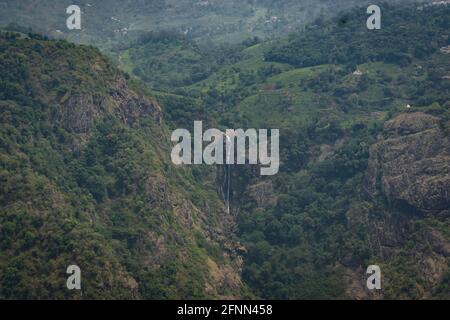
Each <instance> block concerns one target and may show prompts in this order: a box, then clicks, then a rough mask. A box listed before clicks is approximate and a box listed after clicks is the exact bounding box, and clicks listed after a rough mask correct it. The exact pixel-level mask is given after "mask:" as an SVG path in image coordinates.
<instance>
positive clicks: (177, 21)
mask: <svg viewBox="0 0 450 320" xmlns="http://www.w3.org/2000/svg"><path fill="white" fill-rule="evenodd" d="M407 1H409V2H415V1H411V0H394V1H390V3H397V2H407ZM73 4H75V5H79V6H80V8H81V10H82V30H81V31H69V30H67V28H66V19H67V17H68V15H67V14H66V8H67V7H68V6H70V5H73ZM370 4H372V3H371V2H370V1H366V0H362V1H361V0H320V1H317V0H244V1H242V0H227V1H222V0H146V1H143V0H127V1H123V0H97V1H87V0H79V1H72V0H58V1H56V0H21V1H14V0H3V1H2V2H1V3H0V6H1V9H2V10H0V27H6V26H7V25H10V24H12V25H13V27H14V25H15V26H27V27H28V28H32V29H33V31H34V32H39V33H45V34H47V35H49V36H53V37H63V38H65V39H69V40H71V41H73V42H77V43H83V44H95V45H96V46H101V47H105V48H110V47H111V46H115V45H116V44H117V42H129V40H130V39H134V38H135V37H137V36H139V35H140V34H142V33H143V32H149V31H167V30H169V31H176V32H178V33H182V34H186V35H187V36H188V37H189V38H191V39H195V40H196V41H199V42H207V41H208V40H212V41H214V42H216V43H222V42H228V43H237V42H241V41H243V40H245V39H247V38H253V37H260V38H272V37H280V36H284V35H285V34H286V33H289V32H292V31H296V30H299V29H302V28H304V27H305V26H306V25H307V24H310V23H312V22H314V21H315V20H316V19H318V18H320V19H324V18H327V17H330V16H333V15H335V14H336V13H338V12H340V11H345V10H348V9H349V8H352V7H354V6H356V5H360V6H364V5H365V6H366V7H367V6H368V5H370Z"/></svg>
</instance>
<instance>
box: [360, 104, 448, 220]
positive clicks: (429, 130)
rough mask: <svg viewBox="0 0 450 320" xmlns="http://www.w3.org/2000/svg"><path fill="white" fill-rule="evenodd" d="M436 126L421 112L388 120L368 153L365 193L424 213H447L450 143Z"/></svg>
mask: <svg viewBox="0 0 450 320" xmlns="http://www.w3.org/2000/svg"><path fill="white" fill-rule="evenodd" d="M439 124H440V119H439V118H437V117H434V116H431V115H427V114H424V113H421V112H414V113H404V114H400V115H398V116H397V117H395V118H394V119H392V120H390V121H388V122H387V123H386V124H385V130H384V136H383V137H382V138H381V139H380V141H379V142H378V143H376V144H375V145H374V146H373V147H372V148H371V151H370V160H369V167H368V173H367V179H366V183H365V187H366V189H367V191H368V192H369V193H370V194H376V193H377V192H381V193H382V194H383V195H384V196H386V198H387V199H388V200H389V201H390V202H396V201H397V202H404V203H406V204H408V205H409V206H410V207H411V208H414V209H416V210H419V211H423V212H440V211H443V210H447V209H448V208H449V207H450V140H449V137H448V136H447V135H446V134H445V132H444V131H443V130H441V128H440V126H439Z"/></svg>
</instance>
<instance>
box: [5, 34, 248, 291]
mask: <svg viewBox="0 0 450 320" xmlns="http://www.w3.org/2000/svg"><path fill="white" fill-rule="evenodd" d="M0 56H1V59H0V71H1V72H0V74H1V75H2V76H1V80H0V105H1V108H0V112H1V116H0V120H1V126H0V128H1V129H0V130H1V133H0V148H1V152H0V154H1V170H0V181H1V183H0V189H1V192H0V194H1V196H0V207H1V209H0V226H1V228H0V238H1V244H0V297H1V298H7V299H9V298H21V299H31V298H39V299H55V298H87V299H92V298H95V299H99V298H102V299H105V298H125V299H131V298H146V299H155V298H166V299H167V298H172V299H174V298H178V299H181V298H206V297H219V296H223V297H230V296H233V297H238V296H241V292H242V291H241V290H242V285H241V282H240V280H239V275H238V273H237V272H236V270H237V268H238V263H237V262H236V261H235V257H236V251H235V249H234V248H236V247H237V244H236V243H235V242H234V240H233V238H230V237H229V236H227V237H226V238H225V237H224V236H223V233H227V234H228V229H230V228H232V227H233V222H232V221H231V220H227V219H224V218H223V214H224V207H223V205H222V204H221V202H220V200H219V198H218V196H217V194H216V193H215V191H214V185H213V184H212V183H210V184H208V183H205V182H204V181H203V183H200V182H199V181H198V180H196V179H195V176H194V173H193V172H191V171H190V170H187V169H176V168H174V167H173V166H172V165H171V162H170V159H169V158H168V157H169V154H170V152H169V151H170V149H169V147H170V146H169V139H168V137H169V133H168V131H167V129H166V127H165V124H164V122H162V120H161V117H162V114H161V109H160V107H159V105H158V104H157V103H156V102H155V101H154V100H153V98H151V97H149V96H146V95H145V94H144V93H143V92H140V91H139V89H136V90H138V92H140V93H137V92H136V91H134V89H132V87H130V86H129V85H128V84H127V80H126V78H127V76H126V75H124V74H123V73H122V72H120V71H119V70H118V69H117V68H115V67H113V66H112V65H111V64H110V62H109V61H108V60H107V59H106V58H105V57H104V56H102V55H101V54H100V53H99V51H98V50H97V49H94V48H92V47H84V46H80V47H78V46H75V45H73V44H70V43H67V42H64V41H47V40H42V39H40V38H39V37H32V38H29V37H22V36H20V35H17V34H12V33H2V34H1V36H0ZM195 174H197V175H203V176H205V177H208V176H210V175H211V174H212V173H211V172H210V170H208V169H207V168H205V170H204V169H201V168H200V169H198V168H197V171H196V173H195ZM224 248H227V249H224ZM71 264H76V265H78V266H80V268H81V269H82V271H83V290H82V292H78V293H77V292H75V293H73V292H70V291H68V290H67V289H66V287H65V279H66V276H65V271H66V268H67V267H68V266H69V265H71Z"/></svg>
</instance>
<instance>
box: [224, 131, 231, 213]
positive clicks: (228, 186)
mask: <svg viewBox="0 0 450 320" xmlns="http://www.w3.org/2000/svg"><path fill="white" fill-rule="evenodd" d="M225 137H226V138H227V144H228V145H231V138H230V137H229V136H228V135H227V134H225ZM230 155H231V149H230V148H228V149H227V161H226V163H227V165H228V170H227V197H226V205H227V212H228V214H230V189H231V159H230Z"/></svg>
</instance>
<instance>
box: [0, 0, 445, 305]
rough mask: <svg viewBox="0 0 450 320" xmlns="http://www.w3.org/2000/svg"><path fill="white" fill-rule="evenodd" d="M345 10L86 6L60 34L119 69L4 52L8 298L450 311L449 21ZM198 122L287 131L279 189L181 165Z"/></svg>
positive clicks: (64, 56)
mask: <svg viewBox="0 0 450 320" xmlns="http://www.w3.org/2000/svg"><path fill="white" fill-rule="evenodd" d="M355 2H356V1H339V2H333V4H331V2H328V1H314V2H312V1H311V2H309V1H290V0H280V1H268V0H267V1H262V0H261V1H256V0H255V1H248V2H245V1H244V2H242V1H240V2H239V5H238V2H235V1H227V2H222V1H201V2H195V3H197V5H195V6H194V5H192V4H193V2H191V1H177V2H172V1H170V2H169V1H166V2H164V3H163V2H153V1H121V2H120V3H119V2H117V1H112V0H110V1H107V2H106V1H105V2H101V5H103V4H109V5H108V6H106V7H105V8H104V10H99V8H103V7H101V6H100V5H98V6H97V4H91V6H88V4H87V3H86V4H84V3H83V8H84V10H86V12H87V13H88V12H92V14H93V15H94V16H96V17H97V19H96V20H95V21H96V23H98V25H97V26H96V27H93V26H92V25H87V26H86V29H85V30H83V31H82V32H81V35H80V36H79V37H82V39H76V37H78V36H76V34H77V33H70V34H63V35H59V36H61V37H67V38H68V39H71V40H73V41H75V42H78V43H79V42H85V43H94V42H96V43H95V44H97V45H98V46H99V47H100V48H101V50H102V51H103V52H104V53H105V54H106V55H108V56H109V58H107V57H105V56H104V55H103V54H101V53H100V51H99V50H98V49H95V48H93V47H91V46H85V45H81V46H79V45H74V44H71V43H69V42H66V41H62V40H48V39H46V38H45V37H42V36H36V35H32V34H31V35H25V34H24V33H27V32H24V33H22V34H19V33H13V32H6V33H2V36H1V42H0V43H1V45H0V49H1V51H0V52H1V55H2V59H1V60H0V61H1V62H0V67H1V69H0V71H1V72H0V75H1V82H0V105H1V109H0V110H1V117H0V119H1V122H2V125H1V129H0V130H1V131H0V138H1V140H0V141H1V143H0V147H1V152H0V155H1V157H2V158H1V159H2V161H0V163H1V171H0V181H1V182H0V188H1V190H2V192H1V193H0V194H1V198H0V239H1V240H2V241H1V242H0V297H2V298H18V297H19V298H79V299H81V298H129V299H133V298H143V299H155V298H159V299H175V298H178V299H184V298H236V297H243V298H261V299H448V298H449V297H450V255H449V253H450V232H449V230H450V215H449V214H450V212H449V208H450V205H449V204H450V199H449V193H448V190H449V186H450V179H449V170H450V168H449V165H448V164H449V163H450V162H449V160H450V149H449V146H450V144H449V130H450V129H449V128H450V112H449V110H450V109H449V107H450V104H449V101H450V99H449V97H450V80H449V79H450V54H449V52H450V49H449V48H450V40H449V39H450V34H449V30H450V5H448V4H447V5H446V4H441V3H434V4H427V5H421V4H416V3H415V2H414V3H413V4H412V2H407V3H406V4H402V5H397V4H395V5H394V4H393V3H392V2H390V3H388V4H386V3H385V4H383V5H380V6H381V10H382V17H383V18H382V19H383V20H382V21H383V22H382V29H381V30H367V28H366V19H367V14H366V11H365V10H366V7H365V6H364V4H365V3H363V2H358V4H361V7H360V6H357V7H356V8H353V7H354V5H355ZM4 3H6V4H7V6H8V7H7V8H8V12H10V17H11V18H9V19H11V21H7V20H6V19H4V18H3V17H2V19H1V21H4V24H5V25H7V24H9V22H12V20H13V19H12V18H13V17H14V18H15V19H14V20H15V21H17V22H19V23H20V24H22V25H25V26H33V29H35V28H36V26H35V25H34V22H33V21H34V18H32V19H29V18H25V17H23V16H22V17H20V15H19V14H18V13H22V12H24V11H22V10H24V9H26V8H25V7H22V8H21V9H20V10H18V9H17V7H16V6H17V4H12V2H9V1H6V2H4ZM23 3H25V2H23ZM30 3H31V2H30ZM36 3H37V2H36ZM36 3H34V2H33V4H36ZM39 3H40V4H44V3H49V7H47V9H48V10H47V9H46V10H42V9H41V8H40V7H39V8H36V10H35V11H36V16H40V17H42V18H40V19H41V20H42V21H45V23H44V25H42V27H43V30H42V31H43V32H44V33H46V34H48V35H50V36H52V35H53V36H55V34H54V33H53V31H52V30H53V29H56V28H59V26H60V23H64V20H63V19H64V18H63V17H59V16H58V17H59V18H57V19H61V21H62V22H54V21H56V20H52V19H54V17H49V15H50V13H53V12H55V10H54V9H55V8H56V7H52V6H50V2H46V1H39ZM58 3H59V2H58ZM99 3H100V2H99ZM158 3H159V5H158ZM340 4H342V6H340V7H339V9H342V10H343V11H342V12H337V11H340V10H337V8H338V7H337V6H338V5H340ZM56 5H58V6H62V7H64V5H65V3H64V2H61V4H55V6H56ZM303 6H305V7H303ZM198 7H200V8H201V9H197V8H198ZM30 8H32V7H31V5H30V7H29V8H28V9H30ZM44 8H45V6H44ZM150 8H151V9H150ZM247 8H249V10H246V9H247ZM302 8H303V9H304V10H305V11H304V13H303V17H306V16H307V19H305V20H304V21H300V22H299V23H298V25H296V26H295V27H293V26H291V23H292V24H295V21H297V20H296V14H297V12H301V10H303V9H302ZM348 8H353V9H350V10H344V9H348ZM16 10H17V11H16ZM88 10H92V11H88ZM97 10H98V11H97ZM252 10H253V11H252ZM56 11H58V12H59V9H58V10H56ZM94 12H95V14H94ZM258 12H259V13H258ZM218 13H220V14H218ZM119 14H121V16H119ZM242 15H247V16H246V18H245V19H244V18H242ZM258 15H262V16H264V18H263V19H262V20H260V18H258V19H257V18H255V17H256V16H258ZM100 16H102V17H103V18H102V19H103V20H102V19H100V18H98V17H100ZM111 16H113V17H118V18H117V19H119V20H120V21H121V22H124V21H125V23H124V25H123V26H122V25H121V27H122V28H123V27H127V26H128V23H130V21H132V22H133V21H134V22H136V24H134V25H133V27H130V29H127V30H128V31H127V34H126V35H124V34H115V35H111V36H105V34H106V33H107V32H108V30H110V29H111V28H110V23H112V22H111ZM150 16H151V17H152V18H155V19H154V20H152V19H150V18H149V17H150ZM156 17H159V18H158V19H156ZM163 17H166V18H165V19H163ZM218 17H220V19H219V18H218ZM267 17H268V18H269V19H268V20H270V27H268V28H267V29H264V28H265V27H266V19H267ZM272 17H276V19H275V18H274V19H271V18H272ZM280 17H281V18H280ZM21 19H29V20H28V21H25V20H21ZM127 19H128V20H127ZM240 19H242V20H243V21H244V22H243V23H238V22H236V21H239V20H240ZM280 20H281V21H280ZM24 21H25V22H24ZM52 21H53V22H52ZM92 21H94V20H92ZM107 21H108V23H106V22H107ZM113 21H115V22H114V23H117V21H116V20H113ZM127 21H128V22H127ZM251 21H253V22H251ZM283 21H284V22H283ZM286 21H287V22H286ZM6 22H8V23H6ZM49 22H51V23H49ZM248 23H253V24H252V27H254V29H253V30H256V31H252V32H250V33H245V32H244V33H243V32H242V25H243V24H244V25H245V24H248ZM267 24H269V23H267ZM278 24H279V28H278V27H276V26H277V25H278ZM49 25H50V27H49ZM192 26H197V27H198V28H197V27H195V28H194V27H193V29H190V28H191V27H192ZM263 26H264V27H263ZM185 28H186V29H185ZM8 29H13V30H16V31H17V30H19V29H20V30H22V31H27V30H26V28H23V27H22V28H19V27H18V26H17V25H16V26H11V25H10V26H9V28H8ZM244 29H245V28H244ZM129 30H132V31H129ZM180 30H181V31H183V30H184V31H185V30H188V32H187V34H184V33H183V32H180ZM287 30H289V34H288V32H287ZM103 32H106V33H103ZM255 36H256V37H255ZM224 38H226V39H227V40H226V41H227V42H228V43H224V41H223V39H224ZM195 120H203V121H204V123H205V127H206V126H207V127H215V128H219V129H220V130H224V129H227V128H256V129H267V128H278V129H280V172H279V173H278V174H277V175H275V176H271V177H261V176H260V175H259V168H258V166H248V165H232V166H229V167H228V166H227V167H226V168H225V167H223V166H215V167H211V166H208V167H205V166H192V167H189V166H182V167H175V166H174V165H172V162H171V161H170V159H169V155H170V148H171V144H170V142H169V141H170V131H171V130H173V129H176V128H186V129H191V128H192V126H193V122H194V121H195ZM228 186H229V190H230V191H229V195H228V194H227V188H228ZM225 204H229V205H230V214H228V212H227V210H226V205H225ZM70 264H79V265H80V267H81V268H82V270H84V271H83V275H84V274H85V273H86V275H84V276H83V293H82V295H81V293H71V292H67V290H66V289H65V280H66V276H67V275H66V274H65V270H66V268H67V266H68V265H70ZM369 265H378V266H380V268H381V272H382V290H376V291H370V290H368V289H367V287H366V280H367V274H366V270H367V267H368V266H369Z"/></svg>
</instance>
